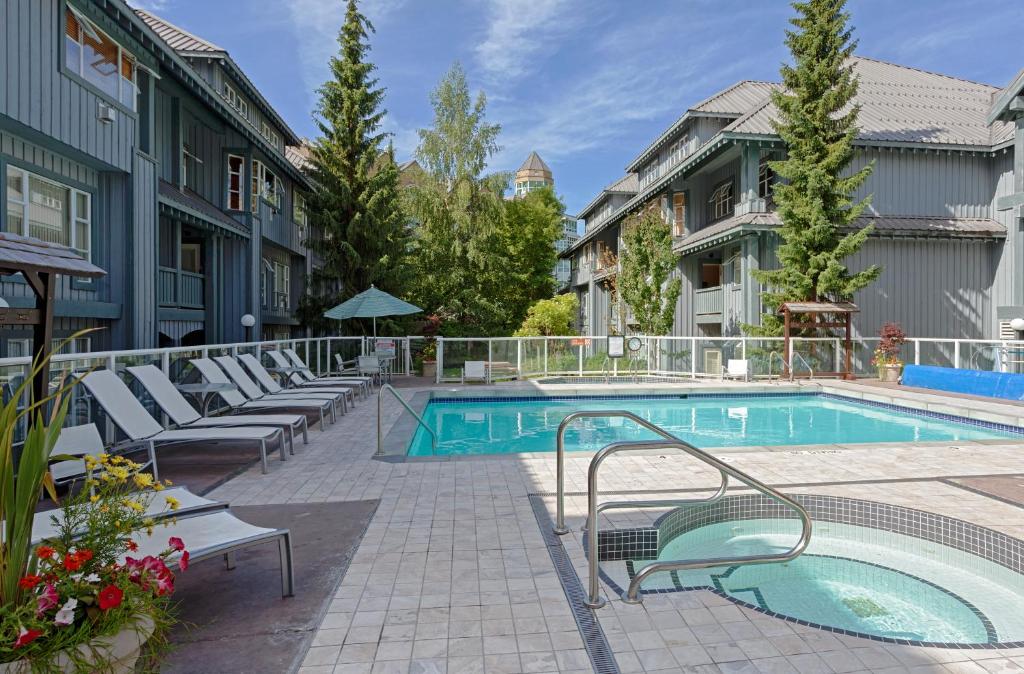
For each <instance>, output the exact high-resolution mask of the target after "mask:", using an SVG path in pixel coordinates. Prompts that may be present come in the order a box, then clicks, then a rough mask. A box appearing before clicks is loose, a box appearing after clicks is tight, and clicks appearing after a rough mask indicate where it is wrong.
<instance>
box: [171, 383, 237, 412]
mask: <svg viewBox="0 0 1024 674" xmlns="http://www.w3.org/2000/svg"><path fill="white" fill-rule="evenodd" d="M174 387H175V388H176V389H178V390H179V391H181V392H182V393H184V394H185V395H189V396H192V397H193V398H195V401H196V402H197V403H198V404H199V411H200V412H201V413H202V415H203V416H204V417H205V416H207V415H208V414H209V412H210V401H211V400H213V397H214V396H215V395H217V394H218V393H223V392H225V391H234V390H235V385H234V384H226V383H221V384H217V383H211V382H204V383H200V384H175V385H174Z"/></svg>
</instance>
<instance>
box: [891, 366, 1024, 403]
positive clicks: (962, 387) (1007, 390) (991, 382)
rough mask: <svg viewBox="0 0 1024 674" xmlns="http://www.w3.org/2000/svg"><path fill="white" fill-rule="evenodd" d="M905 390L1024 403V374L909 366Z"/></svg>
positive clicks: (905, 377)
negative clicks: (914, 389)
mask: <svg viewBox="0 0 1024 674" xmlns="http://www.w3.org/2000/svg"><path fill="white" fill-rule="evenodd" d="M902 383H903V385H904V386H917V387H919V388H930V389H936V390H938V391H951V392H953V393H967V394H970V395H976V396H987V397H990V398H1003V399H1005V400H1024V374H1012V373H1010V372H985V371H983V370H957V369H954V368H951V367H934V366H932V365H907V366H906V367H904V368H903V379H902Z"/></svg>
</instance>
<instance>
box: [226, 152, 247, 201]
mask: <svg viewBox="0 0 1024 674" xmlns="http://www.w3.org/2000/svg"><path fill="white" fill-rule="evenodd" d="M244 165H245V160H244V159H242V158H241V157H239V156H238V155H234V154H229V155H228V210H229V211H240V210H242V167H243V166H244Z"/></svg>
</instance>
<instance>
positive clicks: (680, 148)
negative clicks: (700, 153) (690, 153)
mask: <svg viewBox="0 0 1024 674" xmlns="http://www.w3.org/2000/svg"><path fill="white" fill-rule="evenodd" d="M689 145H690V137H689V136H683V137H682V138H680V139H679V140H677V141H676V142H674V143H672V145H671V146H670V147H669V149H668V163H669V165H670V166H671V165H673V164H678V163H679V162H680V161H682V159H683V157H685V156H686V155H687V148H688V147H689Z"/></svg>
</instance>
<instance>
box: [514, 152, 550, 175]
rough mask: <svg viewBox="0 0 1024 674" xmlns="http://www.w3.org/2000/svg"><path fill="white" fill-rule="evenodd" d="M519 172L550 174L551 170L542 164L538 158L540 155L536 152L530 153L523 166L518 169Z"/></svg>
mask: <svg viewBox="0 0 1024 674" xmlns="http://www.w3.org/2000/svg"><path fill="white" fill-rule="evenodd" d="M519 170H520V171H547V172H548V173H551V169H550V168H548V165H547V164H545V163H544V160H543V159H541V158H540V155H539V154H537V153H536V152H531V153H530V156H529V157H527V158H526V161H524V162H523V165H522V166H520V167H519Z"/></svg>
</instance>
